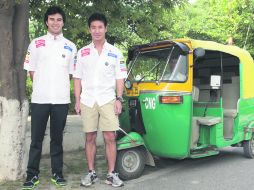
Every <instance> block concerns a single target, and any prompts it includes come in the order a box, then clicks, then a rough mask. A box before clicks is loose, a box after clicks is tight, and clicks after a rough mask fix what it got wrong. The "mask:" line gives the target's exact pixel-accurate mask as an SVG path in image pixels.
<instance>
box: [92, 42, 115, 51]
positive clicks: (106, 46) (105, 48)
mask: <svg viewBox="0 0 254 190" xmlns="http://www.w3.org/2000/svg"><path fill="white" fill-rule="evenodd" d="M90 47H91V48H94V49H95V45H94V43H93V42H91V44H90ZM109 47H110V46H109V43H108V42H107V40H105V42H104V44H103V48H102V50H109V49H110V48H109Z"/></svg>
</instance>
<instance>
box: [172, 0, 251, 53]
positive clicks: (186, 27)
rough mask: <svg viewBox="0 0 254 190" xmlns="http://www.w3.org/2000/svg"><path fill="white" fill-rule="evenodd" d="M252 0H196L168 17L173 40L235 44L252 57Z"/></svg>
mask: <svg viewBox="0 0 254 190" xmlns="http://www.w3.org/2000/svg"><path fill="white" fill-rule="evenodd" d="M253 8H254V1H253V0H197V1H196V2H195V3H194V4H186V6H184V7H183V8H179V9H177V10H176V11H175V12H174V13H173V14H172V15H171V22H172V24H173V27H172V29H171V33H172V36H173V37H174V38H179V37H190V38H194V39H203V40H213V41H217V42H220V43H224V44H225V43H226V42H227V39H228V38H229V37H233V39H234V43H235V45H237V46H239V47H242V48H246V49H247V50H248V51H250V53H251V54H252V55H254V46H253V40H254V33H253V32H254V25H253V24H254V23H253V19H254V15H253Z"/></svg>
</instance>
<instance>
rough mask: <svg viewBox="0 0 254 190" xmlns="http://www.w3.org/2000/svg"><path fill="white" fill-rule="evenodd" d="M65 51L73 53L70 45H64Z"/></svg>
mask: <svg viewBox="0 0 254 190" xmlns="http://www.w3.org/2000/svg"><path fill="white" fill-rule="evenodd" d="M64 49H67V50H69V51H70V52H72V48H71V47H70V46H68V45H66V44H65V45H64Z"/></svg>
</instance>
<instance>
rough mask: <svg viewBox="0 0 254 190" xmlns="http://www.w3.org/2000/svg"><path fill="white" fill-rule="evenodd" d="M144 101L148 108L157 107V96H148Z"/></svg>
mask: <svg viewBox="0 0 254 190" xmlns="http://www.w3.org/2000/svg"><path fill="white" fill-rule="evenodd" d="M143 102H144V103H145V108H146V109H147V110H154V109H155V105H156V104H155V98H148V97H146V98H145V99H144V100H143Z"/></svg>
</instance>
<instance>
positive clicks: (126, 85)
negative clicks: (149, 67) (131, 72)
mask: <svg viewBox="0 0 254 190" xmlns="http://www.w3.org/2000/svg"><path fill="white" fill-rule="evenodd" d="M124 86H125V88H127V89H131V87H132V84H131V81H130V80H129V79H127V80H126V81H125V82H124Z"/></svg>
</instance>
